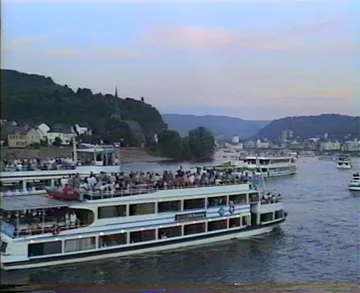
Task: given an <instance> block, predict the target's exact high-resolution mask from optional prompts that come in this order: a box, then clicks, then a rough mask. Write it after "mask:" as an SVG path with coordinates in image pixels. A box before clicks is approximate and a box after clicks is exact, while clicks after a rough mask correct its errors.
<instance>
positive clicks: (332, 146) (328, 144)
mask: <svg viewBox="0 0 360 293" xmlns="http://www.w3.org/2000/svg"><path fill="white" fill-rule="evenodd" d="M339 150H341V143H340V142H338V141H325V142H321V143H320V151H339Z"/></svg>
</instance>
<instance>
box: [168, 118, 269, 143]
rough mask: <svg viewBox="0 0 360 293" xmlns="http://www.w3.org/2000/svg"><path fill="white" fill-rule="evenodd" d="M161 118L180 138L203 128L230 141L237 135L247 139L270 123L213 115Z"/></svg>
mask: <svg viewBox="0 0 360 293" xmlns="http://www.w3.org/2000/svg"><path fill="white" fill-rule="evenodd" d="M161 116H162V119H163V121H164V122H165V123H166V124H167V125H168V128H169V129H172V130H176V131H178V132H179V133H180V135H182V136H185V135H187V133H188V131H189V130H190V129H193V128H196V127H199V126H204V127H206V128H208V129H209V130H210V131H211V132H212V133H213V135H214V136H217V137H219V136H222V137H224V138H226V139H230V138H232V137H233V136H234V135H238V136H239V137H240V138H243V139H244V138H248V137H250V136H252V135H254V134H255V133H257V132H258V131H259V130H260V129H261V128H263V127H264V126H266V125H267V124H269V122H270V121H262V120H259V121H252V120H243V119H240V118H233V117H227V116H215V115H206V116H197V115H185V114H162V115H161Z"/></svg>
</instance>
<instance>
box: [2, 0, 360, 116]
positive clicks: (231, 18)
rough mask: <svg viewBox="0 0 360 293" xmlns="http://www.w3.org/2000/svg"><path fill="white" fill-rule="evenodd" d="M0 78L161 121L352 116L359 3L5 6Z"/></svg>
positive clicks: (358, 66)
mask: <svg viewBox="0 0 360 293" xmlns="http://www.w3.org/2000/svg"><path fill="white" fill-rule="evenodd" d="M1 41H2V44H1V45H2V53H1V68H6V69H14V70H18V71H21V72H26V73H36V74H41V75H45V76H50V77H52V78H53V80H54V81H55V82H57V83H59V84H67V85H68V86H70V87H72V88H75V89H76V88H78V87H86V88H90V89H91V90H92V91H93V92H102V93H114V88H115V86H116V85H117V88H118V93H119V96H121V97H133V98H136V99H139V98H140V97H144V98H145V100H146V101H147V102H149V103H151V104H153V105H154V106H155V107H156V108H158V109H159V111H160V112H161V113H184V114H198V115H206V114H211V115H226V116H233V117H239V118H243V119H250V120H261V119H277V118H282V117H286V116H299V115H316V114H320V113H341V114H349V115H359V114H360V1H347V0H341V1H340V0H339V1H336V0H327V1H325V0H324V1H317V0H311V1H310V0H308V1H291V0H288V1H285V0H284V1H262V2H260V1H254V0H252V1H248V2H247V1H240V0H239V1H212V0H208V1H200V0H198V1H196V0H193V1H190V0H189V1H179V0H178V1H175V0H167V1H163V2H160V1H158V2H153V1H149V0H146V1H145V0H144V1H136V0H133V1H116V0H112V1H110V0H109V1H108V0H101V1H99V0H98V1H94V0H87V1H85V0H78V1H70V0H63V1H60V0H57V1H56V0H46V1H45V0H43V1H40V0H38V1H36V0H3V1H2V40H1Z"/></svg>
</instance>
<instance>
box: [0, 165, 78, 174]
mask: <svg viewBox="0 0 360 293" xmlns="http://www.w3.org/2000/svg"><path fill="white" fill-rule="evenodd" d="M75 169H76V166H74V165H66V164H65V165H60V164H59V165H57V164H55V165H39V166H23V167H21V168H17V167H10V166H3V167H2V168H1V172H27V171H59V170H75Z"/></svg>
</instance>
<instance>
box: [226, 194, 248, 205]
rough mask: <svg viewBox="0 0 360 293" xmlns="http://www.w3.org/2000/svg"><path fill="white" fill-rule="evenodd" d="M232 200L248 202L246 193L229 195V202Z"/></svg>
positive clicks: (236, 202)
mask: <svg viewBox="0 0 360 293" xmlns="http://www.w3.org/2000/svg"><path fill="white" fill-rule="evenodd" d="M230 201H232V203H233V204H242V203H246V194H234V195H230V196H229V203H230Z"/></svg>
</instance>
